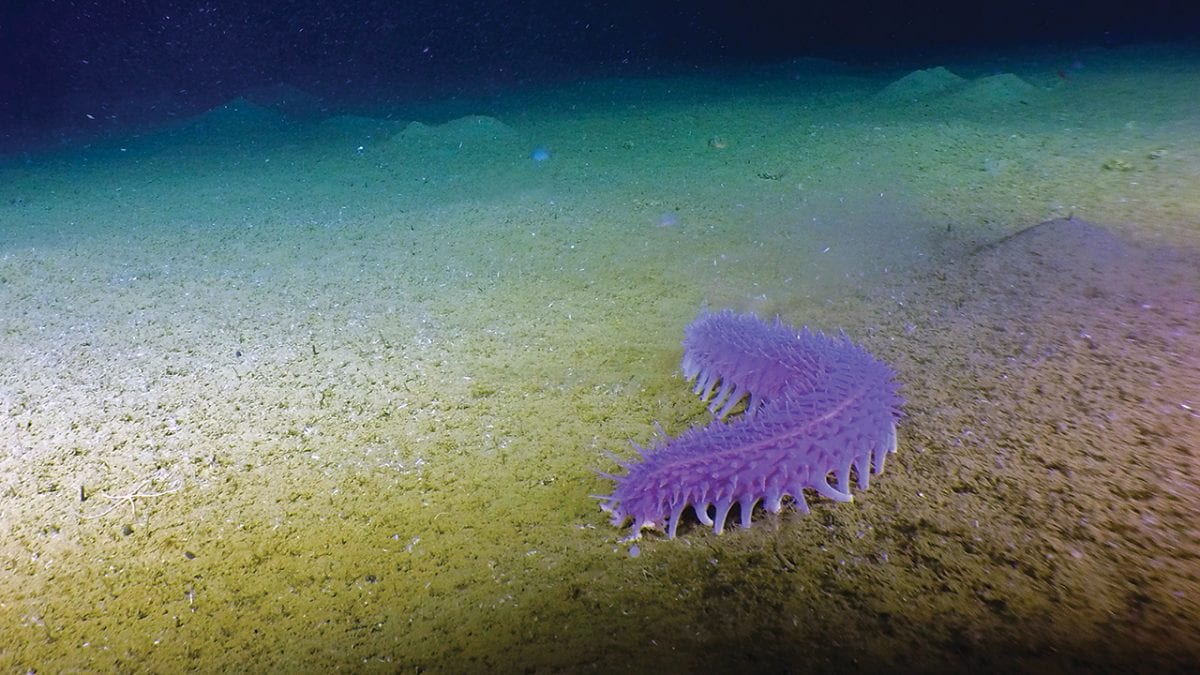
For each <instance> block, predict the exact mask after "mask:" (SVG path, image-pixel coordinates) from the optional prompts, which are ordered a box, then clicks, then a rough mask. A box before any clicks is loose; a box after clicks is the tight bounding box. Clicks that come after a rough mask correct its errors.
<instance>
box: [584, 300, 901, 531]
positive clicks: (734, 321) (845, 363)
mask: <svg viewBox="0 0 1200 675" xmlns="http://www.w3.org/2000/svg"><path fill="white" fill-rule="evenodd" d="M683 348H684V350H683V364H682V367H683V373H684V376H685V377H686V378H687V379H688V380H689V381H694V382H695V389H694V390H695V392H696V393H697V394H699V395H700V398H701V399H702V400H704V401H707V402H708V403H709V409H710V410H712V411H713V415H714V416H715V417H716V419H714V420H713V421H712V422H711V423H709V424H708V425H705V426H695V427H692V428H691V429H689V430H687V431H685V432H684V433H682V434H680V435H679V436H677V437H675V438H671V437H668V436H666V435H665V434H660V436H659V437H658V439H657V440H656V442H655V443H654V445H653V446H652V447H650V448H641V447H637V446H635V447H637V450H638V452H639V454H640V455H641V458H642V461H631V462H622V463H621V466H623V467H624V468H625V469H627V473H625V474H624V475H619V476H611V477H612V478H613V480H614V481H616V485H615V487H614V489H613V492H612V494H610V495H606V496H604V497H601V507H602V508H603V509H604V510H605V511H608V512H609V513H611V514H612V523H613V525H615V526H617V527H622V526H624V525H625V523H626V522H629V521H630V520H632V521H633V531H632V534H631V535H630V537H629V538H630V539H637V538H639V537H640V536H641V532H642V530H643V529H647V528H649V529H660V528H665V529H666V533H667V537H668V538H674V537H675V533H676V531H677V529H678V527H679V522H680V520H681V519H682V518H683V514H684V512H685V511H686V510H687V508H688V507H689V506H690V507H691V508H692V510H693V511H694V512H695V514H696V518H697V519H698V520H699V521H700V522H701V523H703V524H705V525H709V526H711V527H712V528H713V531H715V532H716V533H717V534H720V533H721V531H722V530H723V529H724V527H725V520H726V518H727V517H728V515H729V512H730V510H731V509H732V508H733V506H734V505H735V504H736V505H738V508H739V511H740V515H741V525H742V527H749V526H750V516H751V514H752V513H753V510H754V505H755V504H756V503H758V501H759V500H762V502H763V507H764V508H766V509H767V510H768V511H770V512H772V513H777V512H778V511H779V510H780V509H781V508H782V505H783V498H784V497H785V496H791V498H792V501H793V502H794V503H795V504H796V507H797V508H798V509H800V510H801V511H802V512H805V513H807V512H808V503H807V502H806V501H805V497H804V489H805V488H812V489H813V490H814V491H816V493H817V494H820V495H822V496H825V497H828V498H829V499H833V500H835V501H842V502H848V501H851V499H852V497H851V495H850V470H851V469H854V471H855V473H856V474H857V477H858V485H859V488H861V489H863V490H865V489H867V487H868V485H869V481H870V473H871V471H872V470H874V472H875V473H879V472H881V471H883V464H884V459H885V458H886V457H887V455H888V453H891V452H895V451H896V422H897V421H898V420H899V418H900V408H901V406H902V404H903V400H902V399H901V398H900V396H899V393H898V391H897V390H898V385H897V384H896V382H895V380H894V377H895V373H894V372H893V371H892V369H891V368H889V367H888V366H887V365H885V364H884V363H882V362H881V361H879V360H877V359H876V358H875V357H873V356H871V355H870V354H868V353H867V352H866V350H864V349H863V348H862V347H859V346H858V345H856V344H854V343H853V342H851V341H850V339H849V338H847V337H846V336H845V335H844V334H843V335H840V336H839V337H836V338H831V337H827V336H825V335H824V334H822V333H813V332H811V331H809V330H808V329H807V328H806V329H804V330H802V331H799V332H797V331H796V330H794V329H793V328H792V327H790V326H787V325H785V324H784V323H782V322H781V321H780V320H779V319H778V317H777V318H776V319H775V321H774V323H772V324H768V323H765V322H763V321H762V320H761V319H759V318H758V317H756V316H754V315H753V314H746V315H738V314H735V313H733V312H732V311H731V310H725V311H722V312H719V313H715V314H714V313H709V312H703V313H701V315H700V316H699V317H697V318H696V320H695V321H693V322H692V323H691V325H689V326H688V327H687V329H686V331H685V338H684V341H683ZM742 400H745V401H746V406H745V408H744V410H745V412H744V413H743V414H742V415H741V416H740V417H736V418H734V419H733V421H731V422H724V421H723V420H724V419H725V418H727V417H728V416H729V414H730V413H731V412H732V411H733V410H734V408H735V407H736V405H737V404H738V403H739V402H740V401H742ZM872 460H873V461H872ZM830 473H832V474H833V475H834V479H835V480H836V482H837V484H836V486H834V485H831V484H830V483H829V480H828V476H829V474H830ZM710 507H711V508H713V509H714V511H713V513H712V514H711V515H710V513H709V508H710Z"/></svg>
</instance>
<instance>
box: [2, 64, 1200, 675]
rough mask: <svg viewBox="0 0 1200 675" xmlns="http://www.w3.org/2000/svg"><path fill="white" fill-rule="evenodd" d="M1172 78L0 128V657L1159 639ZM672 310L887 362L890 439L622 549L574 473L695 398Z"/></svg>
mask: <svg viewBox="0 0 1200 675" xmlns="http://www.w3.org/2000/svg"><path fill="white" fill-rule="evenodd" d="M935 66H945V67H946V68H948V69H949V71H951V72H953V73H955V74H957V75H958V76H961V77H962V78H964V80H963V81H957V80H953V79H952V78H951V77H949V75H948V73H944V72H927V73H924V74H922V75H917V76H914V77H910V78H908V79H903V80H902V79H901V78H902V77H903V76H904V75H905V74H906V73H909V72H910V71H912V70H914V69H915V67H935ZM889 83H895V84H894V85H893V86H891V87H889V86H888V85H889ZM1197 92H1200V51H1196V50H1195V49H1189V48H1185V47H1179V46H1160V47H1127V48H1124V49H1120V50H1099V49H1097V50H1075V51H1061V52H1049V51H1047V52H1040V53H1024V54H1016V53H1012V54H1000V55H989V56H987V57H982V56H980V57H976V58H973V59H963V60H960V61H943V62H938V63H926V64H917V65H910V66H905V67H904V68H894V69H882V68H880V69H850V68H840V67H837V66H835V65H832V64H821V63H818V62H810V61H797V62H793V63H790V64H783V65H780V66H778V67H774V68H769V69H760V70H757V71H752V72H741V73H739V72H726V73H709V74H697V75H695V76H690V77H686V78H675V79H645V80H625V81H618V80H602V81H594V82H590V83H584V84H578V85H570V86H562V87H557V88H550V89H542V90H526V91H521V92H516V93H512V94H508V95H506V96H503V97H500V98H497V99H492V100H480V101H458V102H447V103H445V104H441V105H439V104H431V105H428V106H426V107H424V108H413V109H412V110H408V111H403V114H401V113H397V112H395V111H393V112H392V115H393V118H392V119H390V120H384V119H380V118H379V117H375V118H372V117H371V115H370V114H366V115H358V116H348V115H344V116H335V117H332V118H329V119H324V120H317V119H307V120H306V121H302V122H297V121H295V120H293V119H290V118H285V117H282V116H281V113H280V112H279V111H278V110H277V109H273V108H270V107H267V106H262V105H256V104H253V103H250V102H247V101H234V102H231V103H230V104H229V105H228V106H225V107H224V108H222V109H219V110H214V111H212V112H211V113H210V114H208V115H206V116H205V117H203V118H202V119H200V120H197V121H194V122H191V123H187V124H183V125H180V126H177V127H175V128H173V129H170V130H167V131H164V132H159V133H153V134H144V135H142V136H140V137H128V138H125V139H116V140H113V141H111V142H105V143H97V144H95V145H93V146H92V147H89V148H85V149H79V150H64V151H58V152H54V153H46V154H44V155H36V156H18V157H10V158H9V159H8V160H5V161H4V162H3V164H2V166H0V306H2V309H0V359H2V364H3V370H2V371H0V444H2V452H0V562H2V570H0V636H3V637H2V639H0V670H2V671H3V672H25V671H36V672H101V671H113V670H117V671H134V672H176V671H181V670H195V671H210V672H215V671H224V672H238V671H241V672H263V671H290V672H300V671H307V672H329V671H331V670H343V671H370V672H513V671H523V672H555V671H571V672H592V671H595V672H622V671H638V672H654V671H666V672H698V671H701V670H716V671H724V672H734V671H743V672H750V671H754V672H826V671H838V672H844V671H845V670H846V669H854V670H865V671H866V672H881V671H882V670H883V669H884V668H888V669H891V670H899V671H912V670H922V671H941V670H966V669H982V670H985V671H986V670H992V671H1009V670H1011V669H1023V670H1027V671H1039V672H1054V671H1093V670H1095V669H1101V668H1106V669H1131V670H1141V671H1154V672H1170V671H1185V670H1189V669H1194V668H1196V667H1197V664H1200V300H1198V297H1200V253H1197V252H1198V251H1200V109H1198V108H1197V107H1196V96H1197ZM382 114H383V113H382V112H381V113H380V115H382ZM467 115H478V116H484V117H465V118H464V116H467ZM414 119H417V120H420V121H421V122H422V123H424V124H425V125H426V126H424V127H420V126H413V127H409V126H408V123H409V122H410V121H411V120H414ZM456 119H457V121H454V120H456ZM443 123H446V124H443ZM538 146H544V147H546V148H547V149H549V151H550V152H551V158H550V159H549V160H548V161H544V162H535V161H533V160H532V159H531V158H530V152H531V150H532V149H533V148H535V147H538ZM360 147H361V150H360ZM1048 221H1052V222H1048ZM1039 223H1044V224H1041V225H1039ZM704 306H707V307H709V308H712V309H718V308H723V307H732V308H735V309H737V310H752V311H755V312H757V313H759V314H760V315H762V316H771V315H774V314H776V313H778V314H779V315H781V316H782V317H783V318H784V319H785V320H787V321H789V322H791V323H794V324H796V325H801V324H806V325H809V326H811V327H814V328H819V329H825V330H837V329H844V330H845V331H846V333H847V334H848V335H849V336H851V337H852V338H853V339H855V340H856V341H858V342H860V343H862V344H863V345H864V346H865V347H867V348H868V349H869V350H871V351H872V353H874V354H875V355H876V356H877V357H879V358H880V359H882V360H884V361H886V362H888V363H889V364H891V365H892V366H893V367H894V368H895V369H896V370H897V372H898V379H899V380H900V382H901V383H902V384H903V393H904V395H905V397H906V399H907V401H908V402H907V406H906V408H905V413H906V416H905V417H904V418H903V420H902V422H901V424H900V426H899V446H900V448H899V452H898V453H897V454H896V455H895V456H894V457H893V458H892V459H891V461H889V464H888V467H887V470H886V471H885V472H884V473H883V474H882V475H881V476H879V477H878V478H876V479H874V480H872V485H871V488H870V490H868V491H856V497H855V501H854V502H853V503H851V504H839V505H834V504H832V503H830V502H829V501H828V500H824V499H818V498H815V497H813V496H812V495H810V502H811V504H812V506H813V511H812V513H811V514H809V515H807V516H802V515H800V514H799V513H797V512H796V511H795V510H792V509H785V510H784V512H783V513H782V514H779V515H778V516H772V515H769V514H766V513H762V512H759V513H756V514H755V524H754V526H753V527H752V528H750V529H748V530H742V529H739V528H736V527H734V528H733V529H732V530H730V531H727V532H726V533H725V534H723V535H721V536H719V537H718V536H715V535H713V534H712V533H711V532H710V531H708V530H706V529H705V528H703V527H702V526H700V525H699V524H698V523H696V522H694V521H693V522H692V523H691V524H690V525H689V524H685V525H684V526H683V527H682V528H681V529H682V532H681V536H680V537H679V538H677V539H675V540H666V539H664V538H663V537H662V536H660V535H656V534H653V533H649V534H647V536H646V537H645V538H644V539H643V541H642V542H640V555H638V556H637V557H633V556H631V555H630V552H629V550H628V547H627V546H626V545H625V544H622V543H620V542H619V541H618V540H619V538H620V537H622V536H624V535H625V534H627V530H626V531H622V530H619V529H618V528H616V527H613V526H611V525H610V524H609V523H608V522H607V520H606V518H605V516H604V514H603V513H601V511H600V509H599V508H598V506H597V501H596V500H595V499H594V498H593V497H592V496H591V495H595V494H604V493H606V492H608V491H609V490H610V488H611V482H610V481H608V480H606V479H604V478H603V477H601V476H599V475H597V473H596V472H597V470H600V471H610V470H613V469H614V468H615V465H614V464H613V462H612V461H611V460H610V459H609V458H608V457H607V456H606V453H609V452H612V453H616V454H618V455H621V456H629V455H631V454H632V450H631V449H630V446H629V441H631V440H632V441H634V442H637V443H647V442H650V440H651V439H652V436H653V433H654V423H655V422H658V423H660V424H661V425H662V426H663V427H664V428H665V430H666V431H667V432H668V433H672V434H674V433H678V432H680V431H681V430H683V429H685V428H687V427H688V426H689V425H692V424H696V423H703V422H707V420H708V419H709V417H708V413H707V411H706V410H705V408H704V405H703V404H702V403H701V402H699V401H698V400H696V399H695V397H694V396H693V395H692V394H691V393H690V391H689V387H688V386H687V385H686V383H685V382H684V381H683V379H682V376H681V374H680V373H679V370H678V362H679V358H680V353H681V351H680V339H681V337H682V331H683V328H684V326H686V325H687V323H688V322H689V321H690V320H691V319H692V318H693V317H694V316H695V315H696V314H697V312H698V311H699V310H700V309H701V307H704Z"/></svg>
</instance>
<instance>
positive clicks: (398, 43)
mask: <svg viewBox="0 0 1200 675" xmlns="http://www.w3.org/2000/svg"><path fill="white" fill-rule="evenodd" d="M1198 31H1200V9H1197V5H1195V3H1190V2H1184V1H1182V0H1151V1H1150V2H1141V3H1136V4H1129V3H1116V2H1113V3H1087V4H1086V5H1081V4H1080V3H1076V2H1068V1H1063V0H1054V1H1051V2H1037V3H1028V4H1026V3H1011V4H1010V3H1004V4H999V5H996V6H991V7H978V6H975V5H973V4H971V3H961V2H946V1H942V2H934V3H917V4H916V5H914V4H913V3H900V2H895V3H878V2H868V1H866V0H856V1H854V2H848V3H845V2H843V3H791V2H766V3H752V6H750V7H737V8H734V7H733V6H732V5H731V4H730V3H726V2H720V1H718V0H704V1H701V2H675V1H666V2H652V3H635V2H624V1H615V2H602V1H598V0H588V1H586V2H578V3H558V2H550V1H546V0H543V1H539V2H524V3H506V2H488V1H487V0H472V1H470V2H463V3H454V5H453V6H447V5H445V4H443V3H440V2H430V1H428V0H425V1H422V2H404V3H394V2H388V1H386V0H360V1H357V2H349V3H333V2H316V1H310V2H303V1H295V0H293V1H289V2H277V3H261V4H260V3H238V2H231V1H229V0H224V1H223V0H214V1H211V2H183V1H178V0H147V1H142V2H129V3H115V4H114V3H109V2H104V1H103V0H91V1H87V0H77V1H71V2H68V1H60V2H49V3H38V2H10V3H5V4H4V6H3V7H2V8H0V149H3V148H9V149H14V148H16V149H23V148H25V149H27V148H37V147H45V145H46V144H55V143H58V142H61V141H62V140H64V139H79V140H86V139H89V138H94V137H96V136H97V135H101V134H106V133H111V132H113V131H124V132H130V131H136V130H139V129H143V128H144V127H146V126H154V125H161V124H164V123H170V122H172V121H174V120H178V119H179V118H181V117H187V116H191V115H195V114H198V113H199V112H201V111H204V110H207V109H210V108H212V107H214V106H215V105H218V104H220V103H224V102H226V101H228V100H231V99H233V98H235V97H237V96H240V95H245V94H247V93H249V92H266V93H264V94H262V95H263V96H264V97H267V98H269V97H270V96H271V95H272V94H271V93H270V92H272V91H275V90H276V88H278V87H280V86H281V85H287V86H289V87H295V88H298V89H300V90H302V91H304V92H307V93H308V94H309V95H310V96H312V97H314V98H313V99H311V100H309V101H308V102H307V103H306V104H305V106H306V107H308V108H309V110H308V112H321V111H329V110H331V109H332V110H346V109H356V108H363V107H371V106H379V105H381V104H396V103H404V102H412V101H419V100H429V99H438V98H445V97H454V96H470V97H478V96H486V95H489V94H494V93H497V92H499V91H504V90H508V89H511V88H513V87H519V86H530V85H544V84H549V83H561V82H569V81H573V80H578V79H580V78H594V77H598V76H612V75H620V76H635V77H636V76H647V75H664V74H679V73H685V72H693V71H703V70H711V69H715V68H721V67H726V66H743V65H747V64H756V63H757V64H763V63H775V62H780V61H785V60H787V59H790V58H796V57H822V58H832V59H837V60H842V61H847V62H852V63H854V62H857V63H864V64H873V63H896V62H899V63H903V62H906V61H913V62H915V61H921V62H928V61H931V60H937V58H938V57H937V55H939V54H944V53H947V52H953V51H957V52H962V51H978V50H981V49H1004V48H1011V47H1014V46H1026V47H1027V46H1036V45H1048V44H1064V43H1070V44H1080V45H1090V46H1101V47H1108V48H1111V47H1118V46H1121V45H1126V44H1130V43H1136V42H1139V41H1148V40H1162V39H1178V38H1185V39H1186V38H1190V37H1194V36H1195V35H1196V34H1197V33H1198Z"/></svg>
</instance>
